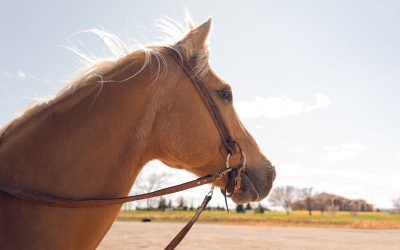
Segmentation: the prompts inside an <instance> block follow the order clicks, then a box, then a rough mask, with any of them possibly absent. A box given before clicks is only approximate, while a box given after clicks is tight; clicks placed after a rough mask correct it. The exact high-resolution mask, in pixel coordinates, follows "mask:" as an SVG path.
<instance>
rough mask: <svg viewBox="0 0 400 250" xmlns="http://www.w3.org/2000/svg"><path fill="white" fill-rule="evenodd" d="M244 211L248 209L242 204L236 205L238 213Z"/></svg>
mask: <svg viewBox="0 0 400 250" xmlns="http://www.w3.org/2000/svg"><path fill="white" fill-rule="evenodd" d="M244 212H246V211H245V209H244V207H243V205H242V204H239V205H236V213H244Z"/></svg>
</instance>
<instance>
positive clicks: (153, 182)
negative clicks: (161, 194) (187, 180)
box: [133, 171, 169, 210]
mask: <svg viewBox="0 0 400 250" xmlns="http://www.w3.org/2000/svg"><path fill="white" fill-rule="evenodd" d="M168 176H169V175H168V174H166V173H164V172H161V173H160V172H157V171H153V172H150V173H147V174H145V175H144V176H141V178H139V180H138V181H137V182H136V183H135V185H134V188H133V190H135V193H149V192H152V191H155V190H157V189H160V188H161V186H163V184H164V185H165V179H166V178H167V177H168ZM138 191H139V192H138ZM156 202H157V198H151V199H146V209H147V210H150V209H151V208H153V207H154V206H155V204H156Z"/></svg>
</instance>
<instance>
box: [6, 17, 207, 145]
mask: <svg viewBox="0 0 400 250" xmlns="http://www.w3.org/2000/svg"><path fill="white" fill-rule="evenodd" d="M187 18H188V17H187ZM186 21H187V22H188V27H190V25H191V20H190V18H189V20H186ZM156 26H157V27H158V28H159V29H160V30H161V32H162V33H163V34H164V36H162V37H161V40H162V41H161V42H156V43H153V44H150V45H147V46H143V45H136V46H128V45H127V44H126V43H125V42H123V41H122V40H121V39H120V38H119V37H118V36H117V35H115V34H113V33H109V32H106V31H104V30H99V29H89V30H84V31H81V32H78V33H92V34H95V35H97V36H98V37H99V38H100V39H101V40H102V41H103V44H104V45H105V46H106V47H107V49H108V50H109V52H110V53H111V57H109V58H99V57H96V56H95V55H91V54H88V53H86V52H84V51H82V50H80V49H78V48H77V47H75V46H74V45H72V44H70V45H69V46H67V47H65V48H66V49H68V50H70V51H72V52H73V53H74V54H76V55H77V56H78V58H79V59H80V62H81V63H82V64H83V65H84V67H83V68H82V69H80V70H78V71H77V72H76V73H75V74H74V75H73V76H72V77H71V79H70V80H68V82H67V84H66V85H65V86H64V87H63V88H62V89H61V90H60V91H59V92H58V93H57V94H56V96H55V97H54V98H52V99H49V100H47V101H42V102H41V103H34V104H32V105H30V107H28V108H27V109H26V110H25V111H24V112H23V113H22V114H21V115H20V116H19V117H17V118H15V119H13V120H12V121H11V122H9V123H8V124H6V125H5V126H4V127H2V128H0V140H1V137H2V136H3V135H4V134H5V133H6V131H9V130H10V128H11V127H17V126H18V125H20V124H22V123H24V122H25V121H27V120H29V119H30V118H32V117H33V116H35V115H37V114H39V113H42V112H44V111H45V110H46V109H47V108H49V107H51V106H52V105H54V104H56V103H57V102H59V101H60V100H62V99H64V98H66V97H68V96H70V95H72V94H74V93H75V92H76V91H77V90H78V89H80V88H82V87H84V86H87V85H90V84H100V87H99V92H98V93H100V91H101V88H102V84H104V83H106V82H117V81H107V80H104V79H103V76H104V75H105V74H107V73H108V72H110V71H111V70H113V69H114V67H115V66H116V65H118V62H121V60H123V59H125V58H128V57H129V58H128V59H129V60H130V61H131V62H132V61H135V60H142V66H141V68H140V69H139V70H138V71H137V72H135V73H133V74H132V75H131V76H129V77H128V78H126V79H123V80H121V81H118V82H123V81H127V80H129V79H132V78H134V77H135V76H136V75H138V74H139V73H140V72H141V71H142V70H143V69H145V68H146V66H148V65H149V64H150V63H151V61H152V60H153V59H154V60H155V61H156V62H157V70H155V71H154V74H155V78H154V81H155V80H157V79H158V78H159V77H163V76H165V75H166V74H167V71H168V70H167V63H166V60H165V58H164V56H163V55H162V54H161V53H160V52H158V50H157V49H156V48H158V47H160V46H164V47H166V46H168V47H171V45H170V44H174V43H175V42H176V41H178V40H179V39H181V38H182V37H184V36H185V34H186V33H187V32H188V29H185V28H184V26H183V25H182V24H181V23H179V22H177V21H176V20H174V19H172V18H169V17H163V18H162V19H160V20H159V21H158V22H157V24H156ZM141 52H142V53H141ZM177 52H178V53H179V51H177ZM140 55H144V58H140ZM208 55H209V53H208V48H204V49H202V50H201V51H199V52H198V53H196V55H195V56H194V59H195V66H194V71H195V72H194V73H195V74H196V75H198V76H199V77H202V76H204V75H205V74H206V73H207V72H208V71H209V69H210V67H209V59H208V58H209V56H208ZM94 78H97V79H98V81H92V80H93V79H94Z"/></svg>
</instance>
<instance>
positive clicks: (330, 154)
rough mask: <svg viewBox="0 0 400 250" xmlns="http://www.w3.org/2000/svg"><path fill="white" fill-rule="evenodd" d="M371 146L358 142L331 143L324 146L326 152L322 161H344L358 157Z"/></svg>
mask: <svg viewBox="0 0 400 250" xmlns="http://www.w3.org/2000/svg"><path fill="white" fill-rule="evenodd" d="M368 149H369V147H368V146H366V145H364V144H361V143H356V142H350V143H345V144H341V145H339V146H336V145H329V146H326V147H324V148H323V150H324V151H325V153H324V154H323V155H322V156H321V158H320V160H321V161H327V162H329V161H342V160H347V159H351V158H354V157H357V156H358V154H359V152H361V151H365V150H368Z"/></svg>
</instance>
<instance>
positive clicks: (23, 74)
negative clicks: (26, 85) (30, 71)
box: [17, 70, 26, 79]
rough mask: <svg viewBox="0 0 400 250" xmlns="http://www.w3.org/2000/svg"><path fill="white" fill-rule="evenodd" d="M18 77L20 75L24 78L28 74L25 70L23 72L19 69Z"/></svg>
mask: <svg viewBox="0 0 400 250" xmlns="http://www.w3.org/2000/svg"><path fill="white" fill-rule="evenodd" d="M17 73H18V77H20V78H22V79H25V77H26V74H25V73H24V72H22V71H21V70H18V72H17Z"/></svg>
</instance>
